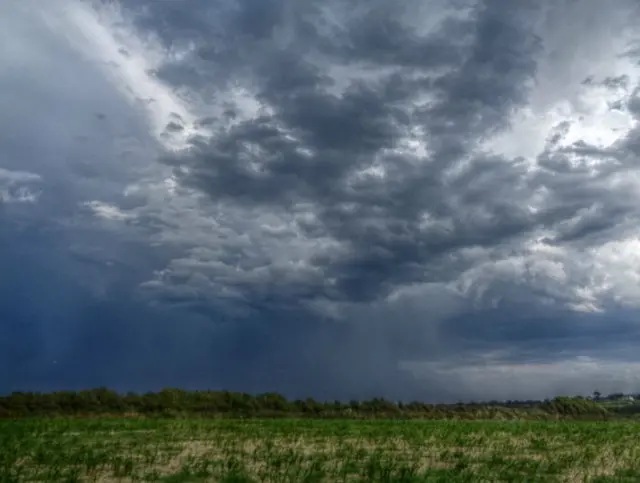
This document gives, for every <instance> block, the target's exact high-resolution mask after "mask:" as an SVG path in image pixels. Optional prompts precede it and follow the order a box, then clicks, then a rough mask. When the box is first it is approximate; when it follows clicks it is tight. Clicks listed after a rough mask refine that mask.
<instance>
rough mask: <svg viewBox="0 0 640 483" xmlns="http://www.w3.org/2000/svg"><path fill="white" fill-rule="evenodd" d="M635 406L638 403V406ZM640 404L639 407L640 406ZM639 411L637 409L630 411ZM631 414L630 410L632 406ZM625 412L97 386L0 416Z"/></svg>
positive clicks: (38, 398)
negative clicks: (139, 391) (118, 389)
mask: <svg viewBox="0 0 640 483" xmlns="http://www.w3.org/2000/svg"><path fill="white" fill-rule="evenodd" d="M634 407H635V406H634ZM636 408H637V407H636ZM631 412H634V411H631ZM626 413H630V411H629V410H628V408H627V411H626ZM623 415H628V414H623V412H622V411H620V412H616V410H615V408H606V407H604V406H603V405H602V404H598V403H597V402H595V401H592V400H589V399H584V398H581V397H558V398H555V399H552V400H544V401H503V402H498V401H489V402H472V403H456V404H427V403H423V402H419V401H413V402H394V401H389V400H386V399H383V398H373V399H370V400H364V401H357V400H352V401H348V402H344V401H318V400H314V399H312V398H306V399H297V400H288V399H286V398H285V397H284V396H282V395H280V394H277V393H265V394H258V395H251V394H246V393H240V392H231V391H185V390H180V389H163V390H161V391H159V392H148V393H144V394H137V393H126V394H120V393H118V392H115V391H112V390H109V389H107V388H98V389H91V390H85V391H58V392H50V393H37V392H14V393H11V394H9V395H7V396H2V397H0V418H22V417H42V416H45V417H56V416H60V417H63V416H64V417H66V416H114V417H194V416H195V417H242V418H271V417H273V418H275V417H301V418H407V419H408V418H423V419H496V418H498V419H522V418H534V419H539V418H608V417H618V416H623Z"/></svg>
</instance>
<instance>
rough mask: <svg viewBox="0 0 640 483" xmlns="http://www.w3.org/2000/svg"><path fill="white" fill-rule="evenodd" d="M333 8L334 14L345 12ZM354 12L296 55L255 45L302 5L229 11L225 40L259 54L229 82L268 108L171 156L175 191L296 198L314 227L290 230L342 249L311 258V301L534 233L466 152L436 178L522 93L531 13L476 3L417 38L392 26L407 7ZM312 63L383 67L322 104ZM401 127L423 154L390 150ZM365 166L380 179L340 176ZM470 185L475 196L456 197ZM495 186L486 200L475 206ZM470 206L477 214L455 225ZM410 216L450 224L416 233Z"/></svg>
mask: <svg viewBox="0 0 640 483" xmlns="http://www.w3.org/2000/svg"><path fill="white" fill-rule="evenodd" d="M333 7H334V8H336V12H337V13H336V15H339V12H341V11H342V9H345V10H346V6H344V5H337V6H336V5H333ZM337 7H340V8H337ZM283 8H284V7H283ZM277 11H278V12H279V11H280V10H277ZM355 11H356V12H358V11H359V9H357V8H356V9H355ZM360 11H362V13H358V14H355V15H350V16H348V17H347V20H346V21H345V22H344V25H343V26H342V27H343V35H344V36H345V37H346V38H342V37H339V38H333V37H330V36H323V37H321V38H314V39H313V41H314V43H313V44H312V45H313V47H317V48H316V49H315V51H313V52H311V54H310V55H309V57H306V56H305V55H303V52H302V51H301V49H300V48H299V44H298V43H297V42H295V41H294V42H292V43H291V44H288V45H287V47H286V48H284V49H278V48H275V47H274V48H273V49H270V48H269V47H268V46H269V45H271V44H270V43H269V42H271V43H272V44H276V43H277V38H275V39H274V37H276V36H275V34H273V32H275V31H279V30H286V29H287V28H289V27H290V25H291V24H293V25H298V24H299V23H301V22H303V19H302V17H304V14H305V13H308V12H307V11H305V12H299V11H297V10H296V9H293V8H288V15H280V14H276V13H273V11H272V13H273V15H269V16H260V15H258V13H257V12H256V11H254V10H252V8H251V5H249V4H244V5H243V8H242V9H241V12H240V13H239V14H238V15H239V17H238V18H237V20H238V22H240V23H241V25H242V29H240V28H238V32H241V35H247V36H249V37H251V38H260V39H262V41H263V42H265V43H266V45H267V47H263V50H262V53H264V52H268V53H269V54H270V55H268V56H267V57H265V58H264V59H262V60H260V59H256V63H255V64H254V65H252V67H251V68H250V69H247V67H246V66H245V67H244V68H243V69H242V70H241V71H240V72H239V74H240V75H246V76H247V78H248V79H249V81H248V82H249V84H250V85H251V86H252V87H253V88H254V89H255V90H256V93H257V97H258V99H260V100H261V101H263V102H264V103H265V104H266V105H268V106H270V107H271V108H272V110H273V114H265V115H262V116H259V117H258V118H255V119H251V120H248V121H243V122H240V123H239V124H237V125H235V126H233V127H230V128H228V129H226V130H225V131H224V132H219V133H217V134H216V135H215V136H213V137H212V138H211V139H210V140H209V141H208V142H206V143H201V142H199V143H197V144H196V145H195V146H194V148H193V149H192V150H190V151H189V152H188V153H187V154H186V155H185V156H184V157H181V158H178V159H173V160H172V162H174V163H177V164H181V165H187V166H188V167H189V168H190V172H189V175H188V176H186V177H184V178H182V181H183V182H184V183H187V184H189V185H192V186H196V187H198V188H200V189H202V190H204V191H205V192H206V193H208V194H209V195H210V197H211V198H212V199H214V200H223V201H229V202H238V203H246V204H249V205H261V206H265V207H266V206H273V207H274V209H277V208H280V209H289V208H290V207H291V206H292V205H293V204H296V203H302V202H307V203H311V204H312V205H313V206H314V207H315V210H316V213H317V215H318V216H317V220H318V221H317V223H316V224H314V225H312V226H301V227H300V228H301V229H303V230H305V231H307V233H309V234H318V233H322V234H326V235H328V236H331V237H332V238H334V239H336V240H338V241H339V242H340V243H342V244H343V246H344V247H345V251H346V253H343V254H340V255H339V256H336V257H335V258H333V259H326V258H318V259H317V260H315V263H316V264H318V266H319V267H320V268H321V269H322V270H323V271H324V273H325V275H326V277H328V278H334V279H336V283H335V285H334V288H333V290H332V291H331V293H327V294H326V295H327V296H329V297H332V298H336V297H337V298H340V299H346V300H359V301H367V300H372V299H375V298H377V297H379V296H380V295H383V294H385V293H388V291H389V290H390V289H391V288H392V287H393V286H394V285H396V284H401V283H403V282H412V281H420V280H422V279H424V273H423V272H424V269H423V268H422V267H424V266H425V265H428V264H430V263H433V264H435V263H437V261H438V260H439V259H441V258H442V257H444V256H445V255H446V254H447V253H448V252H451V251H452V250H455V249H460V248H463V247H465V246H474V245H484V244H487V245H496V244H499V243H501V242H503V241H506V240H508V239H510V238H511V237H514V236H518V235H521V234H522V233H525V232H526V231H527V230H528V229H530V228H532V227H533V226H535V220H532V219H528V217H527V216H526V215H525V214H524V213H520V212H519V211H520V210H519V207H518V206H517V202H518V200H517V198H518V195H519V193H518V191H517V190H518V188H519V187H518V183H517V181H518V178H519V177H521V175H522V169H521V168H520V167H519V166H518V164H517V163H512V164H508V163H507V162H506V160H503V159H492V158H491V157H487V156H484V155H474V156H476V157H478V159H477V160H476V162H474V163H472V164H471V167H470V168H468V169H463V172H462V173H461V174H459V175H458V176H457V177H456V178H455V179H454V180H453V181H451V182H445V181H444V179H443V172H444V171H445V170H447V169H450V168H452V167H455V166H456V165H458V164H459V163H460V162H461V160H462V158H463V157H464V156H466V155H469V154H470V153H471V152H472V151H473V150H474V149H475V148H476V147H477V144H478V142H480V141H481V140H482V139H483V137H484V136H486V135H488V134H491V133H495V132H496V131H499V130H501V129H504V128H505V127H507V125H508V118H509V115H510V114H511V113H512V112H513V110H514V109H516V108H517V107H519V106H521V105H522V104H523V103H524V102H525V101H526V99H527V93H528V85H529V84H530V82H531V81H532V79H533V77H534V75H535V67H536V56H537V55H538V53H539V52H540V40H539V39H538V38H537V36H536V34H535V32H534V30H533V28H532V26H531V25H530V24H529V21H528V19H529V18H530V16H531V15H533V14H535V11H536V8H535V7H532V6H531V5H529V4H528V3H522V2H520V3H517V4H513V3H512V2H496V1H488V2H481V3H480V4H479V5H477V6H476V7H475V8H474V9H472V11H471V13H470V16H469V17H468V18H463V19H460V20H457V19H454V18H450V19H448V20H446V21H443V22H442V24H441V25H440V26H438V27H437V28H436V29H435V31H434V32H430V33H427V34H418V33H417V32H416V29H415V28H412V27H411V26H409V25H407V24H406V22H405V23H402V20H403V18H402V16H403V15H404V16H406V15H410V14H411V7H408V8H406V9H392V8H380V9H376V8H371V7H369V8H364V7H363V8H361V9H360ZM247 15H248V17H247ZM298 16H300V17H298ZM258 18H259V20H258ZM304 19H305V21H307V22H312V23H313V21H314V19H313V17H309V16H307V17H304ZM315 22H316V25H317V24H318V23H319V19H318V18H316V19H315ZM266 24H268V28H267V25H266ZM234 25H235V24H234ZM294 30H295V29H294ZM318 35H319V34H318ZM305 41H308V39H306V38H302V39H301V43H302V44H303V45H304V44H305ZM321 55H327V56H329V57H330V59H331V61H332V62H335V63H343V64H344V65H346V64H347V63H348V62H353V61H357V62H365V63H370V64H372V65H373V66H375V67H376V68H378V69H384V68H393V69H395V70H394V71H393V72H391V73H389V74H384V75H382V76H380V77H379V78H377V79H374V80H372V81H366V80H360V81H357V80H356V81H353V82H350V84H349V85H348V86H347V87H346V89H345V90H344V92H341V93H338V94H336V93H335V92H333V91H332V88H333V87H336V86H335V82H336V80H335V79H333V78H332V77H331V76H329V75H328V74H327V72H326V68H325V67H323V66H322V65H318V62H315V63H314V61H315V60H316V59H318V58H321V57H320V56H321ZM247 70H249V72H247ZM423 99H428V100H423ZM416 127H417V128H420V129H422V132H423V133H424V134H423V135H424V138H425V139H426V141H427V145H428V148H427V149H428V150H429V151H430V153H429V155H428V156H426V157H423V158H420V157H419V156H417V155H415V154H411V153H398V152H396V153H391V152H390V150H392V149H394V148H396V147H397V145H398V142H399V141H400V140H401V139H402V138H403V137H406V135H407V133H408V131H409V129H411V128H416ZM376 157H377V158H378V159H379V162H380V163H381V164H382V165H383V166H384V168H385V169H386V170H387V173H388V174H387V177H386V178H385V179H384V180H377V181H376V180H360V181H358V180H355V181H351V180H350V178H352V177H353V176H354V175H356V173H357V172H358V171H360V170H362V169H364V168H366V167H368V166H371V165H372V162H373V160H374V158H376ZM245 160H246V161H245ZM254 162H255V163H257V164H259V168H258V169H255V167H254V165H253V163H254ZM483 177H484V179H487V180H490V181H491V185H489V181H487V182H486V183H483ZM472 179H473V180H477V181H475V185H476V186H475V187H471V189H468V188H466V187H467V186H468V185H469V182H470V180H472ZM498 183H500V186H501V187H500V188H499V189H500V190H501V191H502V194H503V195H504V196H503V197H501V200H500V201H497V200H494V199H492V197H489V196H487V195H488V194H489V193H490V192H494V193H495V189H496V186H497V185H498ZM460 187H465V188H466V189H464V190H463V191H462V196H458V195H457V194H456V193H457V192H458V191H459V188H460ZM465 211H467V212H468V213H466V214H465ZM474 211H475V212H476V213H478V215H480V216H473V215H471V216H470V213H473V212H474ZM425 214H428V215H429V216H432V217H434V218H436V219H437V220H443V221H446V222H448V223H449V224H450V228H449V229H448V230H446V231H445V230H442V229H440V228H437V227H436V228H434V229H424V228H419V221H420V218H421V217H422V216H424V215H425ZM318 289H319V287H318V288H316V290H318Z"/></svg>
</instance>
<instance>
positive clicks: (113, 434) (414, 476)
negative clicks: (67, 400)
mask: <svg viewBox="0 0 640 483" xmlns="http://www.w3.org/2000/svg"><path fill="white" fill-rule="evenodd" d="M639 430H640V423H636V422H630V421H608V422H603V421H600V422H597V421H587V422H585V421H555V422H554V421H453V420H449V421H446V420H445V421H424V420H365V421H363V420H359V421H356V420H300V419H298V420H291V419H270V420H257V419H256V420H239V419H235V420H232V419H211V418H206V419H205V418H201V419H151V418H145V419H109V418H101V419H97V418H94V419H69V418H67V419H51V418H47V419H39V418H36V419H21V420H14V421H10V420H5V421H2V422H0V481H1V482H3V483H9V482H23V481H65V482H72V481H102V482H111V481H122V482H129V481H131V482H133V481H161V482H167V483H169V482H172V483H179V482H204V481H212V482H236V483H237V482H273V483H286V482H291V483H294V482H295V483H301V482H348V481H366V482H443V483H456V482H483V481H484V482H500V481H502V482H536V481H537V482H586V481H588V482H594V483H605V482H614V481H617V482H622V481H628V482H632V481H633V482H637V481H640V438H639V437H638V432H639Z"/></svg>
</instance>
